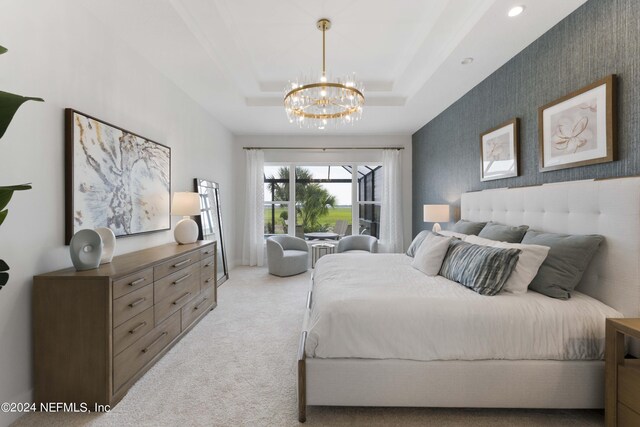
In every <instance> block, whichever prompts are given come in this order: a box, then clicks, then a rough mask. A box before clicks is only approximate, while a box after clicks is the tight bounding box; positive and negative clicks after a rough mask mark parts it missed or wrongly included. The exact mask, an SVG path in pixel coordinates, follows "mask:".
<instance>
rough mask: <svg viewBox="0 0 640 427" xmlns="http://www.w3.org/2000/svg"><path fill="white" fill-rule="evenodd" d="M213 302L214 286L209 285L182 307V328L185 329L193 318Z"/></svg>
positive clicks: (203, 311) (200, 314) (208, 307)
mask: <svg viewBox="0 0 640 427" xmlns="http://www.w3.org/2000/svg"><path fill="white" fill-rule="evenodd" d="M214 302H215V300H214V288H213V287H209V288H207V289H205V290H204V291H202V292H200V294H198V296H197V297H195V298H194V299H192V300H191V301H189V302H188V303H187V304H186V305H185V306H184V307H182V330H183V331H184V330H185V329H187V328H188V327H189V325H191V324H192V323H193V322H194V320H196V319H197V318H198V317H200V316H202V314H203V313H206V312H207V310H209V309H210V308H211V306H212V305H213V303H214Z"/></svg>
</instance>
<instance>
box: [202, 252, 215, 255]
mask: <svg viewBox="0 0 640 427" xmlns="http://www.w3.org/2000/svg"><path fill="white" fill-rule="evenodd" d="M211 252H213V251H206V252H205V253H204V254H205V255H209V254H210V253H211Z"/></svg>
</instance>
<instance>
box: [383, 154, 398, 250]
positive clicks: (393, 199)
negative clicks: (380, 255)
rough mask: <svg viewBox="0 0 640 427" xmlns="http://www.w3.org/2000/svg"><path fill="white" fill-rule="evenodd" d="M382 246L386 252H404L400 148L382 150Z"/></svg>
mask: <svg viewBox="0 0 640 427" xmlns="http://www.w3.org/2000/svg"><path fill="white" fill-rule="evenodd" d="M382 174H383V180H382V206H380V246H382V250H383V251H384V252H403V251H404V241H403V226H402V160H401V157H400V150H383V152H382Z"/></svg>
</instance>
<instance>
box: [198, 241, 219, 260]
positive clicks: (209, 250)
mask: <svg viewBox="0 0 640 427" xmlns="http://www.w3.org/2000/svg"><path fill="white" fill-rule="evenodd" d="M215 254H216V245H215V244H213V245H209V246H205V247H204V248H202V249H200V258H207V257H210V256H213V255H215Z"/></svg>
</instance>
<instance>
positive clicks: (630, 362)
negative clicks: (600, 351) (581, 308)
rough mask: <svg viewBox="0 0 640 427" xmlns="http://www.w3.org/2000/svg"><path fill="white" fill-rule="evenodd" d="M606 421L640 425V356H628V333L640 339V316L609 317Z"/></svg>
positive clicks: (620, 424)
mask: <svg viewBox="0 0 640 427" xmlns="http://www.w3.org/2000/svg"><path fill="white" fill-rule="evenodd" d="M606 325H607V343H606V350H605V373H606V392H605V420H606V425H607V426H608V427H614V426H623V427H626V426H640V359H627V358H625V351H624V341H625V336H630V337H633V338H636V339H639V340H640V319H607V323H606Z"/></svg>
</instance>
